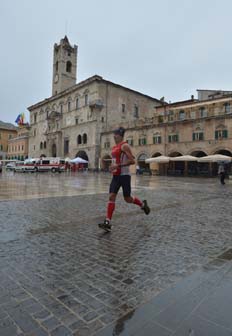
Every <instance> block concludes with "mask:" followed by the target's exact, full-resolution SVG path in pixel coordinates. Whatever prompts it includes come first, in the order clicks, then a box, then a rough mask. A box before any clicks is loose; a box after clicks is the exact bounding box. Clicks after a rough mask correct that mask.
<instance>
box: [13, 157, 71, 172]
mask: <svg viewBox="0 0 232 336" xmlns="http://www.w3.org/2000/svg"><path fill="white" fill-rule="evenodd" d="M64 170H65V160H64V159H61V158H54V157H45V158H36V159H27V160H25V161H24V164H23V165H21V166H20V167H18V169H17V168H16V169H15V171H22V172H45V171H51V172H53V173H55V172H59V173H61V172H62V171H64Z"/></svg>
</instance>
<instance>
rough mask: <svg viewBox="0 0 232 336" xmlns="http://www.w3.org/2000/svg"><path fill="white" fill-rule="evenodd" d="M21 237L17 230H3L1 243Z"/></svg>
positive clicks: (0, 236) (0, 237) (0, 235)
mask: <svg viewBox="0 0 232 336" xmlns="http://www.w3.org/2000/svg"><path fill="white" fill-rule="evenodd" d="M17 239H19V236H18V234H17V233H16V232H1V233H0V243H8V242H10V241H14V240H17Z"/></svg>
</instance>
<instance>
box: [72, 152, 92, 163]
mask: <svg viewBox="0 0 232 336" xmlns="http://www.w3.org/2000/svg"><path fill="white" fill-rule="evenodd" d="M75 157H80V158H82V159H83V160H86V161H89V158H88V155H87V153H86V152H85V151H83V150H80V151H78V152H77V154H76V156H75Z"/></svg>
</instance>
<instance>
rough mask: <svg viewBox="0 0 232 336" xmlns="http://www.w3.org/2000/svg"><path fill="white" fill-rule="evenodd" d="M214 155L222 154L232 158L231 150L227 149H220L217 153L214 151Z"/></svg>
mask: <svg viewBox="0 0 232 336" xmlns="http://www.w3.org/2000/svg"><path fill="white" fill-rule="evenodd" d="M212 154H222V155H227V156H232V152H231V150H229V149H226V148H220V149H217V150H216V151H215V150H214V151H213V153H212Z"/></svg>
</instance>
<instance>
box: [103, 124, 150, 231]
mask: <svg viewBox="0 0 232 336" xmlns="http://www.w3.org/2000/svg"><path fill="white" fill-rule="evenodd" d="M113 133H114V141H115V143H116V145H115V146H114V147H113V148H112V153H111V154H112V163H111V166H110V172H111V173H112V174H113V177H112V181H111V184H110V189H109V200H108V205H107V213H106V218H105V220H104V221H103V223H100V224H99V227H100V228H102V229H104V230H106V231H111V219H112V216H113V212H114V210H115V201H116V197H117V194H118V191H119V189H120V187H122V190H123V197H124V200H125V201H126V202H127V203H133V204H136V205H137V206H139V207H140V208H141V210H143V211H144V213H145V214H146V215H148V214H149V213H150V208H149V206H148V204H147V201H146V200H144V201H141V200H140V199H138V198H137V197H132V196H131V176H130V172H129V166H130V165H133V164H135V159H134V156H133V154H132V151H131V147H130V146H129V145H128V143H127V142H126V141H123V138H124V133H125V129H124V128H123V127H119V128H117V129H116V130H114V132H113Z"/></svg>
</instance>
